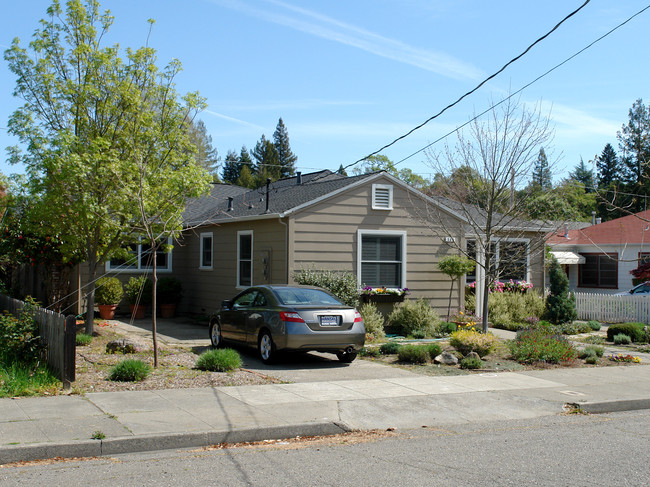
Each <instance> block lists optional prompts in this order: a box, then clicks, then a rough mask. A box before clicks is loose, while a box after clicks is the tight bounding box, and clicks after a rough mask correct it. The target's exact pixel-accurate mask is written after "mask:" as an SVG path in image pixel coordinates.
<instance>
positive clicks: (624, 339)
mask: <svg viewBox="0 0 650 487" xmlns="http://www.w3.org/2000/svg"><path fill="white" fill-rule="evenodd" d="M630 343H632V339H631V338H630V337H629V335H625V334H624V333H619V334H618V335H616V336H615V337H614V344H615V345H629V344H630Z"/></svg>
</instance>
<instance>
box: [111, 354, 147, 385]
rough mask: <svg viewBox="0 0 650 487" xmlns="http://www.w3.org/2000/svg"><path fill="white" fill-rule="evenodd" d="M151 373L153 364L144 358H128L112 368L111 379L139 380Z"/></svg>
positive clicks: (122, 380) (121, 380)
mask: <svg viewBox="0 0 650 487" xmlns="http://www.w3.org/2000/svg"><path fill="white" fill-rule="evenodd" d="M150 373H151V366H150V365H149V364H147V363H145V362H143V361H142V360H133V359H126V360H122V361H121V362H120V363H118V364H117V365H115V366H113V368H111V372H110V374H109V375H108V379H109V380H113V381H120V382H139V381H141V380H144V379H146V378H147V376H148V375H149V374H150Z"/></svg>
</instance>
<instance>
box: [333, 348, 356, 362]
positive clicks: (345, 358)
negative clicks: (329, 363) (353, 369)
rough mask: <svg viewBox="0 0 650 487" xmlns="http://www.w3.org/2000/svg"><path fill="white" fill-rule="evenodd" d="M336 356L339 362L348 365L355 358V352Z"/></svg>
mask: <svg viewBox="0 0 650 487" xmlns="http://www.w3.org/2000/svg"><path fill="white" fill-rule="evenodd" d="M336 356H337V357H338V358H339V360H340V361H341V362H343V363H344V364H349V363H350V362H352V361H353V360H354V359H355V358H357V352H345V351H343V352H336Z"/></svg>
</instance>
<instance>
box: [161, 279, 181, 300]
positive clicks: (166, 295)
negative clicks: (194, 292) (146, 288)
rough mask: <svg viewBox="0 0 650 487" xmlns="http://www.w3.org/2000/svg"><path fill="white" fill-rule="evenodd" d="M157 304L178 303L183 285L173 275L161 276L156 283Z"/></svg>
mask: <svg viewBox="0 0 650 487" xmlns="http://www.w3.org/2000/svg"><path fill="white" fill-rule="evenodd" d="M156 296H157V297H158V303H159V304H178V302H179V301H180V300H181V298H182V297H183V285H182V284H181V281H179V280H178V279H176V278H175V277H169V276H166V277H161V278H160V279H158V282H157V283H156Z"/></svg>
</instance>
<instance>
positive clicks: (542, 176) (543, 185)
mask: <svg viewBox="0 0 650 487" xmlns="http://www.w3.org/2000/svg"><path fill="white" fill-rule="evenodd" d="M531 182H532V185H533V186H534V187H536V188H537V189H538V190H541V191H547V190H549V189H551V187H552V183H551V169H550V168H549V167H548V159H547V158H546V152H544V148H543V147H542V148H541V149H540V150H539V155H538V156H537V162H535V167H534V168H533V177H532V181H531Z"/></svg>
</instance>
